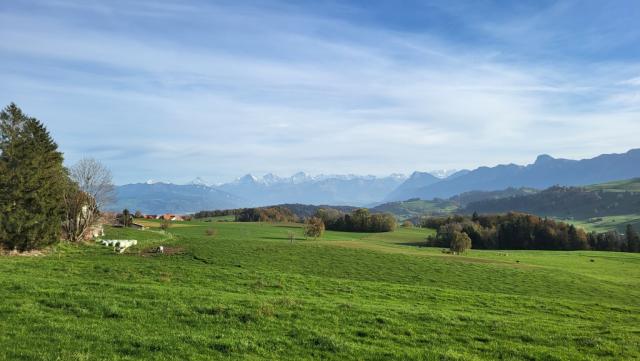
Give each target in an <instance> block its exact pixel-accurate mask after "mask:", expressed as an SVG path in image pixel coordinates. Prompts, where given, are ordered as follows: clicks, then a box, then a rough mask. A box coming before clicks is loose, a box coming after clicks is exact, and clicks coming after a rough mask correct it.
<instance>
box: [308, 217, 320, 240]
mask: <svg viewBox="0 0 640 361" xmlns="http://www.w3.org/2000/svg"><path fill="white" fill-rule="evenodd" d="M323 233H324V223H323V222H322V219H320V218H318V217H311V218H309V219H308V220H307V221H306V222H305V225H304V235H305V236H307V237H313V239H317V238H318V237H321V236H322V234H323Z"/></svg>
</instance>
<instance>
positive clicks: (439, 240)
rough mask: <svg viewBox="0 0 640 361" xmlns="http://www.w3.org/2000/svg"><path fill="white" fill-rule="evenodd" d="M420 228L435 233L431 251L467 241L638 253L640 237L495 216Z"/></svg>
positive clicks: (436, 220) (435, 220) (433, 220)
mask: <svg viewBox="0 0 640 361" xmlns="http://www.w3.org/2000/svg"><path fill="white" fill-rule="evenodd" d="M421 226H423V227H428V228H435V229H437V233H436V235H435V236H430V237H429V238H428V239H427V244H428V245H429V246H434V247H447V248H449V247H451V244H452V242H453V241H458V240H460V237H468V238H469V240H470V241H471V244H470V246H471V245H472V246H473V248H477V249H523V250H589V249H591V250H599V251H621V252H640V236H638V233H637V232H636V230H635V229H634V228H633V226H631V225H628V226H627V230H626V233H625V234H624V235H623V234H620V233H618V232H617V231H609V232H604V233H597V232H591V233H586V232H585V231H584V230H582V229H580V228H577V227H575V226H574V225H571V224H567V223H564V222H558V221H555V220H552V219H548V218H541V217H538V216H534V215H530V214H524V213H514V212H510V213H507V214H498V215H478V214H477V213H474V214H473V215H472V216H471V217H469V216H461V215H456V216H450V217H430V218H425V219H423V220H422V222H421Z"/></svg>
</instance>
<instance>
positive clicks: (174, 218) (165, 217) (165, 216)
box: [156, 213, 184, 222]
mask: <svg viewBox="0 0 640 361" xmlns="http://www.w3.org/2000/svg"><path fill="white" fill-rule="evenodd" d="M156 219H162V220H165V221H177V222H182V221H184V217H183V216H178V215H175V214H170V213H166V214H163V215H161V216H158V217H157V218H156Z"/></svg>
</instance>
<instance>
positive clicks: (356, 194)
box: [110, 149, 640, 213]
mask: <svg viewBox="0 0 640 361" xmlns="http://www.w3.org/2000/svg"><path fill="white" fill-rule="evenodd" d="M434 173H435V174H436V175H438V176H436V175H434V174H432V173H429V172H414V173H413V174H412V175H411V176H409V177H405V176H403V175H400V174H392V175H390V176H387V177H376V176H358V175H317V176H311V175H308V174H305V173H302V172H300V173H296V174H294V175H293V176H291V177H278V176H276V175H273V174H266V175H265V176H262V177H255V176H253V175H250V174H247V175H245V176H243V177H241V178H238V179H236V180H235V181H233V182H229V183H225V184H220V185H209V184H207V183H206V182H204V181H203V180H202V179H199V178H197V179H196V180H194V181H193V182H191V184H187V185H176V184H169V183H157V182H147V183H137V184H127V185H123V186H118V187H116V191H117V199H118V200H117V202H116V203H115V204H113V205H112V206H111V207H110V209H111V210H121V209H123V208H129V209H131V210H140V211H141V212H144V213H165V212H175V213H187V212H196V211H199V210H214V209H227V208H241V207H255V206H266V205H273V204H282V203H303V204H315V205H319V204H332V205H349V206H375V205H377V204H381V203H384V202H393V201H404V200H407V199H415V198H420V199H425V200H429V199H436V198H450V197H452V196H456V195H459V194H462V193H466V192H472V191H498V190H503V189H506V188H534V189H545V188H548V187H550V186H553V185H562V186H582V185H589V184H596V183H603V182H609V181H613V180H619V179H629V178H634V177H640V149H633V150H630V151H628V152H626V153H623V154H603V155H600V156H597V157H595V158H591V159H583V160H570V159H559V158H553V157H551V156H549V155H540V156H538V157H537V158H536V160H535V162H534V163H532V164H529V165H516V164H506V165H498V166H495V167H479V168H477V169H474V170H462V171H457V172H455V173H454V172H450V171H446V172H443V171H439V172H434ZM441 177H444V178H441Z"/></svg>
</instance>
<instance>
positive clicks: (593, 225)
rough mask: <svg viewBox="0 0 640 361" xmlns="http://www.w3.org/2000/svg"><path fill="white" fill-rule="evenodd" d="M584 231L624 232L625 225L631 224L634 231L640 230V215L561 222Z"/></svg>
mask: <svg viewBox="0 0 640 361" xmlns="http://www.w3.org/2000/svg"><path fill="white" fill-rule="evenodd" d="M560 220H562V221H563V222H567V223H571V224H573V225H575V226H577V227H581V228H582V229H584V230H585V231H588V232H591V231H596V232H606V231H611V230H618V231H620V232H624V231H625V227H626V226H627V224H631V225H632V226H633V227H634V228H635V229H640V214H623V215H618V216H605V217H596V218H591V219H585V220H563V219H560Z"/></svg>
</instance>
